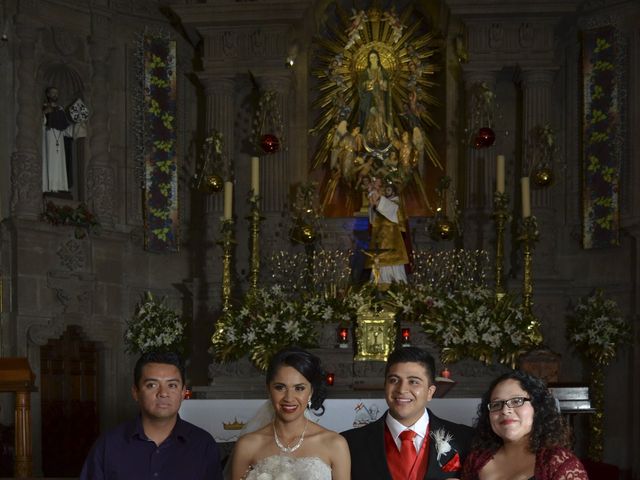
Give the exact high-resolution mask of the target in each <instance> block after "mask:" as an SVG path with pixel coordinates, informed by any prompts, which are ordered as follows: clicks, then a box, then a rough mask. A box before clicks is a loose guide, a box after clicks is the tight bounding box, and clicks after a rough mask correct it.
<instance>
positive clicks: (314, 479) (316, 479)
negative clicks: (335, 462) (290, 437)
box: [244, 455, 331, 480]
mask: <svg viewBox="0 0 640 480" xmlns="http://www.w3.org/2000/svg"><path fill="white" fill-rule="evenodd" d="M244 478H245V479H246V480H331V467H329V465H327V464H326V463H324V462H323V461H322V460H320V459H319V458H318V457H300V458H296V457H287V456H285V455H272V456H270V457H266V458H263V459H262V460H260V461H259V462H258V463H256V464H255V465H254V466H253V467H251V470H250V471H249V472H248V473H247V475H246V476H245V477H244Z"/></svg>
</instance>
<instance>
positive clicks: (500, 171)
mask: <svg viewBox="0 0 640 480" xmlns="http://www.w3.org/2000/svg"><path fill="white" fill-rule="evenodd" d="M496 191H497V192H498V193H504V155H498V158H496Z"/></svg>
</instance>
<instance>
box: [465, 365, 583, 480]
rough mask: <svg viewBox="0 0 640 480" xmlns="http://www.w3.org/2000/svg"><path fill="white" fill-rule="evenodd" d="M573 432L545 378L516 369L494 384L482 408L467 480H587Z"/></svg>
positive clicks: (480, 408) (467, 471) (480, 407)
mask: <svg viewBox="0 0 640 480" xmlns="http://www.w3.org/2000/svg"><path fill="white" fill-rule="evenodd" d="M570 437H571V435H570V432H569V428H568V426H567V424H566V423H565V421H564V420H563V418H562V417H561V415H560V412H559V411H558V410H557V407H556V402H555V399H554V398H553V396H552V395H551V393H550V392H549V390H547V387H546V385H545V384H544V382H543V381H542V380H540V379H539V378H536V377H534V376H531V375H528V374H526V373H524V372H521V371H518V370H515V371H512V372H509V373H506V374H504V375H502V376H500V377H498V378H497V379H495V380H494V381H493V383H492V384H491V386H490V387H489V390H488V391H487V392H486V393H485V394H484V395H483V397H482V403H481V404H480V406H479V407H478V419H477V420H476V432H475V437H474V441H473V444H472V451H471V453H470V454H469V456H468V457H467V459H466V461H465V464H464V469H463V474H462V478H463V479H464V480H514V479H518V480H519V479H522V480H534V479H535V480H569V479H571V480H588V478H589V477H588V476H587V473H586V471H585V469H584V467H583V466H582V464H581V463H580V460H578V458H577V457H576V456H575V455H574V454H573V453H572V452H571V450H570V444H571V441H570Z"/></svg>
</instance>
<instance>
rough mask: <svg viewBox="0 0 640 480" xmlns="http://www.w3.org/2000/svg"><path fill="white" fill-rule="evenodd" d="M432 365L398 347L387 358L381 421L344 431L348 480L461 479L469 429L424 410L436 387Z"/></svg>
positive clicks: (410, 349) (425, 356)
mask: <svg viewBox="0 0 640 480" xmlns="http://www.w3.org/2000/svg"><path fill="white" fill-rule="evenodd" d="M434 379H435V362H434V360H433V357H432V356H431V355H430V354H429V353H428V352H426V351H424V350H421V349H419V348H416V347H402V348H399V349H397V350H395V351H394V352H392V353H391V355H389V358H388V359H387V365H386V368H385V381H384V392H385V400H386V401H387V405H388V406H389V410H387V413H386V414H385V415H383V416H382V417H381V418H380V419H378V420H376V421H375V422H373V423H370V424H369V425H366V426H364V427H361V428H354V429H352V430H347V431H346V432H343V433H342V435H343V436H344V437H345V438H346V439H347V442H348V443H349V450H350V451H351V478H352V480H371V479H374V480H423V479H424V480H431V479H447V478H459V477H460V474H461V473H462V463H463V462H464V459H465V457H466V456H467V453H468V452H469V448H470V443H471V434H472V429H471V427H467V426H465V425H460V424H457V423H453V422H449V421H447V420H442V419H440V418H438V417H436V416H435V415H434V414H433V413H432V412H431V411H429V410H427V408H426V406H427V403H429V401H430V400H431V398H433V394H434V393H435V391H436V386H435V384H434V383H435V382H434Z"/></svg>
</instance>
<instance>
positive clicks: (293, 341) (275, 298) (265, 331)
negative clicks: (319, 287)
mask: <svg viewBox="0 0 640 480" xmlns="http://www.w3.org/2000/svg"><path fill="white" fill-rule="evenodd" d="M366 302H368V297H367V295H366V294H362V293H355V292H351V291H347V293H346V294H345V295H342V294H340V295H336V296H330V295H326V294H324V293H308V294H304V295H299V294H296V293H292V292H291V291H290V290H288V289H285V288H283V287H281V286H280V285H273V286H271V287H268V288H259V289H257V290H256V291H255V292H254V293H253V294H252V295H251V296H250V297H249V298H248V300H247V301H246V302H245V304H244V305H242V306H241V307H240V308H239V309H235V310H231V311H229V312H226V313H225V314H223V316H222V317H220V318H219V319H218V322H217V325H216V331H215V333H214V334H213V337H212V343H213V353H214V356H215V358H216V359H217V360H219V361H222V362H228V361H232V360H236V359H238V358H240V357H242V356H244V355H249V358H250V360H251V362H252V363H253V364H254V365H255V366H256V367H258V368H259V369H261V370H265V369H266V368H267V365H268V364H269V360H270V359H271V357H272V356H273V354H274V353H276V352H277V351H278V350H280V349H281V348H283V347H286V346H288V345H298V346H300V347H307V348H308V347H316V346H317V345H318V329H317V326H318V325H323V324H326V323H331V322H338V323H340V324H341V325H349V324H350V323H351V322H352V321H353V319H355V317H356V315H357V311H358V308H360V307H361V306H362V305H364V304H365V303H366Z"/></svg>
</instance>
